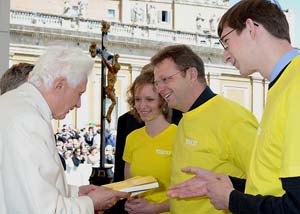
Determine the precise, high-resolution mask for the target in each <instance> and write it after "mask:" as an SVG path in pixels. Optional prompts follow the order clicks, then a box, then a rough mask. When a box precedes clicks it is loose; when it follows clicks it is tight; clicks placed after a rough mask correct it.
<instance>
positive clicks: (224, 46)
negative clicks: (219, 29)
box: [219, 29, 236, 50]
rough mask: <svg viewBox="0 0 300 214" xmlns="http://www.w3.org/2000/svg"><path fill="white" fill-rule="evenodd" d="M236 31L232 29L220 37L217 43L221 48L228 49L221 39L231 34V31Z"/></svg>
mask: <svg viewBox="0 0 300 214" xmlns="http://www.w3.org/2000/svg"><path fill="white" fill-rule="evenodd" d="M235 30H236V29H232V30H231V31H229V32H228V33H226V34H225V35H224V36H222V37H221V38H220V39H219V42H220V43H221V45H222V46H223V48H224V50H227V48H228V44H227V43H226V42H225V41H224V42H223V39H224V38H225V37H226V36H228V35H229V34H231V33H232V32H233V31H235Z"/></svg>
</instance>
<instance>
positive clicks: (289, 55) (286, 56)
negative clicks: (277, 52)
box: [270, 49, 300, 82]
mask: <svg viewBox="0 0 300 214" xmlns="http://www.w3.org/2000/svg"><path fill="white" fill-rule="evenodd" d="M299 54H300V53H299V50H298V49H293V50H291V51H289V52H287V53H286V54H284V55H283V57H281V58H280V60H279V61H278V62H277V63H276V65H275V67H274V68H273V70H272V73H271V78H270V82H272V81H274V80H275V79H276V77H277V76H278V75H279V74H280V72H281V71H282V69H283V68H284V67H285V66H286V65H287V64H288V63H289V62H290V61H292V59H293V58H294V57H295V56H297V55H299Z"/></svg>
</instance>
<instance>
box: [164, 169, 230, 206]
mask: <svg viewBox="0 0 300 214" xmlns="http://www.w3.org/2000/svg"><path fill="white" fill-rule="evenodd" d="M182 171H183V172H185V173H191V174H195V176H194V177H192V178H191V179H189V180H187V181H184V182H182V183H180V184H176V185H173V186H171V187H170V188H169V191H168V193H167V194H168V196H170V197H172V198H193V197H201V196H207V197H208V198H209V199H210V202H211V203H212V204H213V205H214V207H215V208H216V209H228V207H229V196H230V193H231V192H232V191H233V190H234V188H233V186H232V183H231V181H230V179H229V177H228V176H227V175H223V174H217V173H214V172H211V171H208V170H205V169H200V168H194V167H187V168H183V169H182Z"/></svg>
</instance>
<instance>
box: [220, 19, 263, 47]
mask: <svg viewBox="0 0 300 214" xmlns="http://www.w3.org/2000/svg"><path fill="white" fill-rule="evenodd" d="M254 25H255V26H256V27H258V26H259V24H257V23H254ZM235 30H236V29H232V30H231V31H229V32H228V33H226V34H225V35H224V36H222V37H221V38H220V39H219V42H220V44H221V45H222V46H223V48H224V50H227V48H228V44H227V43H226V41H223V40H224V38H225V37H226V36H228V35H229V34H231V33H232V32H233V31H235Z"/></svg>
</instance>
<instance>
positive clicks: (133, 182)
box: [103, 176, 157, 190]
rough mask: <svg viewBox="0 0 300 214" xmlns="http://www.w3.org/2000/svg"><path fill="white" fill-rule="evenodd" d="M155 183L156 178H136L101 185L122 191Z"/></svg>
mask: <svg viewBox="0 0 300 214" xmlns="http://www.w3.org/2000/svg"><path fill="white" fill-rule="evenodd" d="M151 183H157V180H156V178H154V177H153V176H136V177H132V178H129V179H126V180H124V181H119V182H115V183H111V184H106V185H103V186H104V187H108V188H111V189H114V190H122V189H125V188H130V187H136V186H141V185H145V184H151Z"/></svg>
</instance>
